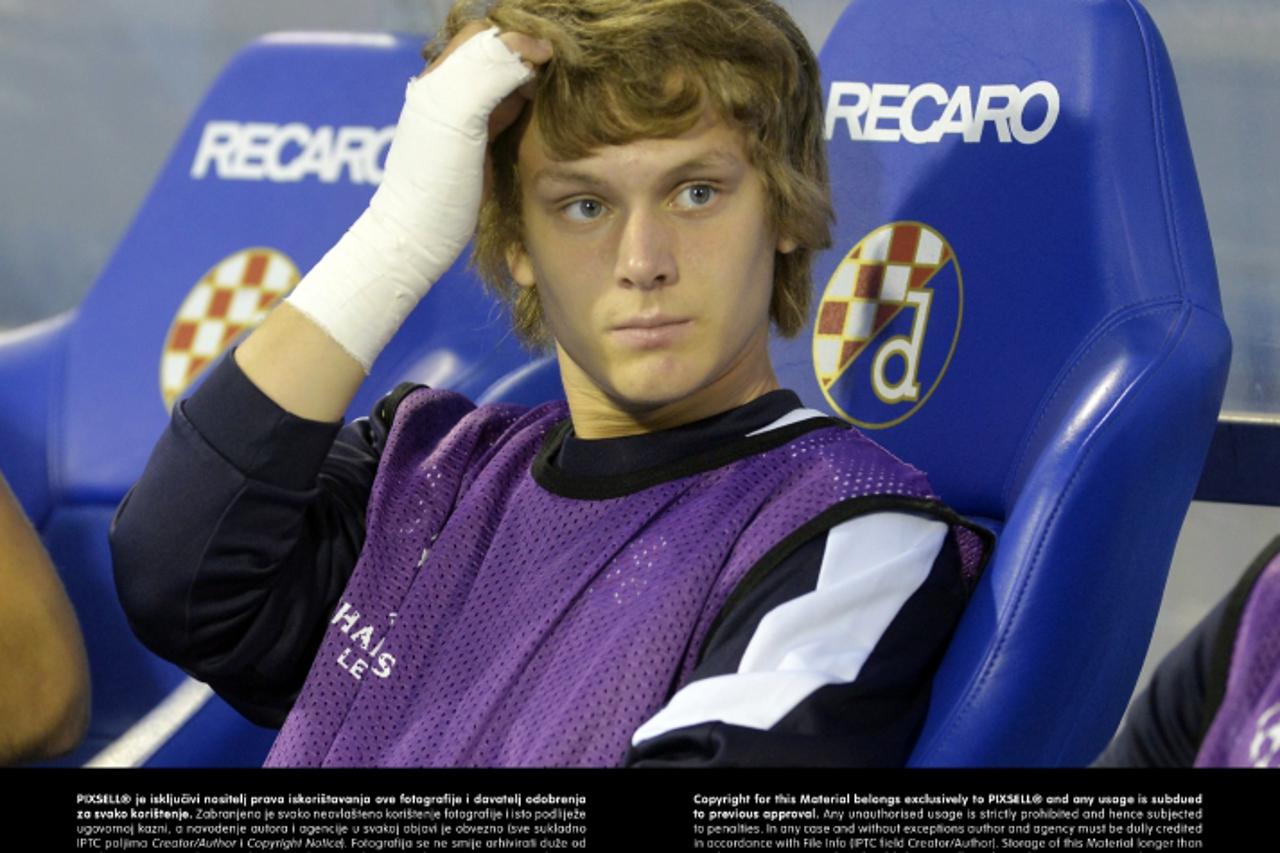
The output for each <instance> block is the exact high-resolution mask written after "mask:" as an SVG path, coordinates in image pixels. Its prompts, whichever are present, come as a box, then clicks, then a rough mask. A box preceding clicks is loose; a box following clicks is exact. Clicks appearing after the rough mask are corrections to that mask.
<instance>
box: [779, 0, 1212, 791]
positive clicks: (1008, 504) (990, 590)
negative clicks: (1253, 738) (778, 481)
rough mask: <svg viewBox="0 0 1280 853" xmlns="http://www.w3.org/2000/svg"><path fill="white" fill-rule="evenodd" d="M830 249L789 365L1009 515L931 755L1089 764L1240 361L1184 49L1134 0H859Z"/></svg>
mask: <svg viewBox="0 0 1280 853" xmlns="http://www.w3.org/2000/svg"><path fill="white" fill-rule="evenodd" d="M820 61H821V63H822V69H823V74H824V78H825V81H826V83H825V90H826V95H827V97H828V101H827V105H828V106H827V115H826V121H827V124H826V130H827V135H828V138H829V145H828V150H829V152H830V157H831V167H832V177H833V190H834V196H835V202H836V206H837V211H838V220H839V221H838V228H837V233H836V237H835V245H834V247H833V249H832V251H831V252H829V253H827V254H826V255H825V256H824V257H822V258H821V259H820V260H819V262H818V263H817V269H816V271H815V281H816V288H817V292H818V294H819V295H820V298H819V299H818V300H817V301H818V303H819V304H817V305H815V308H814V319H813V322H812V324H811V326H810V328H809V329H808V330H807V331H806V332H805V333H804V334H803V335H802V336H801V337H800V338H798V339H796V340H795V341H793V342H789V343H787V344H784V345H780V346H778V347H776V348H775V351H774V363H775V365H776V366H777V367H778V368H779V374H780V376H781V378H782V381H783V384H784V385H789V386H791V387H793V388H796V389H797V390H798V391H800V393H801V396H802V397H804V399H805V400H806V402H808V403H809V404H811V405H814V406H816V407H823V408H827V409H831V410H836V411H838V412H840V413H841V414H844V415H845V416H846V417H848V418H849V419H851V420H853V421H855V422H856V423H859V424H862V425H863V426H864V427H865V428H866V429H867V432H868V433H869V434H870V435H871V437H873V438H875V439H876V440H878V441H880V442H882V443H883V444H885V445H886V446H887V447H889V448H890V449H891V450H892V451H894V452H895V453H897V454H899V455H901V456H902V457H904V458H906V459H908V460H910V461H911V462H913V463H915V464H917V465H919V466H920V467H922V468H923V469H924V470H926V471H928V472H929V475H930V477H931V479H932V481H933V483H934V485H935V487H936V488H937V489H938V490H939V491H940V493H941V494H942V496H943V497H944V498H945V499H946V500H947V501H948V502H950V503H951V505H952V506H954V507H956V508H957V509H958V510H959V511H961V512H963V513H966V514H968V515H970V516H972V517H975V518H978V519H983V520H986V521H987V522H988V523H989V524H990V525H991V527H992V528H993V529H996V530H998V531H999V533H1000V537H999V541H998V545H997V548H996V551H995V554H994V557H993V559H992V561H991V562H990V564H989V565H988V567H987V569H986V572H985V574H984V576H983V577H982V579H981V582H980V583H979V585H978V587H977V590H976V592H975V596H974V599H973V602H972V604H971V605H970V607H969V609H968V611H967V613H966V614H965V616H964V618H963V621H962V623H961V624H960V626H959V629H958V633H957V635H956V637H955V640H954V641H953V644H952V647H951V648H950V650H949V652H948V654H947V656H946V658H945V661H944V662H943V665H942V669H941V672H940V674H939V677H938V679H937V682H936V684H935V691H934V696H933V700H932V705H931V707H930V712H929V717H928V720H927V723H926V726H925V730H924V732H923V734H922V737H921V739H920V741H919V743H918V744H917V747H916V750H915V753H914V755H913V757H912V764H914V765H918V766H920V765H935V766H936V765H948V766H964V765H1021V766H1058V765H1077V764H1082V763H1085V762H1087V761H1089V760H1090V759H1091V758H1092V757H1093V756H1094V755H1096V753H1097V752H1098V751H1099V750H1100V749H1101V747H1102V746H1104V745H1105V743H1106V742H1107V740H1108V738H1109V737H1110V735H1111V733H1112V732H1113V730H1114V728H1115V725H1116V723H1117V722H1118V721H1119V719H1120V716H1121V714H1122V712H1123V710H1124V708H1125V705H1126V703H1127V701H1128V698H1129V695H1130V692H1131V690H1132V688H1133V685H1134V682H1135V680H1136V678H1137V674H1138V672H1139V669H1140V666H1141V663H1142V660H1143V657H1144V654H1145V651H1146V648H1147V644H1148V641H1149V638H1150V634H1151V629H1152V626H1153V624H1154V621H1155V616H1156V612H1157V609H1158V606H1159V603H1160V597H1161V592H1162V589H1163V586H1164V580H1165V576H1166V573H1167V571H1168V566H1169V562H1170V559H1171V557H1172V553H1173V547H1174V542H1175V540H1176V538H1177V535H1178V531H1179V528H1180V526H1181V524H1182V520H1183V517H1184V515H1185V512H1186V510H1187V507H1188V504H1189V502H1190V500H1191V496H1192V493H1193V491H1194V489H1195V485H1196V481H1197V478H1198V476H1199V473H1200V469H1201V466H1202V464H1203V461H1204V457H1205V453H1206V450H1207V447H1208V443H1209V439H1210V437H1211V434H1212V431H1213V427H1214V423H1215V420H1216V416H1217V413H1218V409H1219V405H1220V402H1221V397H1222V391H1223V387H1224V384H1225V379H1226V372H1227V365H1228V361H1229V356H1230V339H1229V336H1228V333H1227V329H1226V326H1225V324H1224V323H1223V319H1222V310H1221V306H1220V302H1219V297H1218V287H1217V277H1216V273H1215V270H1214V263H1213V254H1212V249H1211V246H1210V242H1209V234H1208V229H1207V225H1206V222H1205V217H1204V210H1203V205H1202V202H1201V199H1200V193H1199V188H1198V184H1197V181H1196V174H1195V169H1194V166H1193V164H1192V159H1191V152H1190V149H1189V146H1188V141H1187V136H1186V131H1185V128H1184V125H1183V119H1182V113H1181V109H1180V106H1179V101H1178V95H1177V89H1176V87H1175V84H1174V78H1173V73H1172V69H1171V67H1170V64H1169V59H1168V56H1167V54H1166V52H1165V49H1164V47H1163V45H1162V43H1161V40H1160V36H1159V34H1158V33H1157V32H1156V29H1155V27H1154V25H1153V24H1152V22H1151V19H1150V18H1149V17H1148V16H1147V14H1146V12H1145V11H1144V10H1143V9H1142V8H1141V7H1140V6H1139V5H1138V4H1137V3H1136V2H1132V0H1041V2H1037V3H1027V2H1025V0H970V2H966V3H955V2H951V0H854V2H853V3H852V4H851V5H850V6H849V8H848V9H847V10H846V11H845V13H844V15H843V16H842V17H841V18H840V20H839V22H838V23H837V24H836V26H835V28H834V30H833V32H832V33H831V35H830V36H829V37H828V40H827V42H826V44H825V46H824V48H823V50H822V52H821V56H820Z"/></svg>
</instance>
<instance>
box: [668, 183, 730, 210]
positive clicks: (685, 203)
mask: <svg viewBox="0 0 1280 853" xmlns="http://www.w3.org/2000/svg"><path fill="white" fill-rule="evenodd" d="M718 193H719V190H717V189H716V188H715V187H713V186H710V185H709V184H690V185H689V186H687V187H685V188H684V189H682V190H680V193H679V194H678V195H677V196H676V201H675V204H676V207H682V208H685V209H696V208H699V207H706V206H707V205H708V204H711V202H713V201H715V198H716V195H717V194H718Z"/></svg>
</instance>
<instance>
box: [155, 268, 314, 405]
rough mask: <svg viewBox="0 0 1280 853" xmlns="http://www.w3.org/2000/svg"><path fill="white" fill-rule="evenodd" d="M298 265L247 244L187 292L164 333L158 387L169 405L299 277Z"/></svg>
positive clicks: (264, 313) (261, 317) (260, 320)
mask: <svg viewBox="0 0 1280 853" xmlns="http://www.w3.org/2000/svg"><path fill="white" fill-rule="evenodd" d="M298 279H299V275H298V267H297V266H296V265H295V264H294V263H293V261H292V260H290V258H289V256H288V255H285V254H284V253H282V252H279V251H276V250H275V249H269V248H263V247H256V248H252V249H244V250H242V251H239V252H236V253H235V254H232V255H229V256H227V257H226V258H224V259H222V260H221V261H219V262H218V263H217V264H215V265H214V267H213V268H212V269H211V270H209V271H208V272H207V273H205V274H204V276H202V277H201V279H200V280H199V281H198V282H196V285H195V287H193V288H191V292H190V293H188V294H187V298H186V299H185V300H183V302H182V305H181V306H180V307H179V308H178V313H177V315H176V316H175V317H174V319H173V325H171V326H170V327H169V334H168V335H167V336H166V338H165V344H164V354H163V355H162V356H161V358H160V393H161V395H162V396H163V397H164V404H165V406H166V407H167V408H173V404H174V401H176V400H177V399H178V397H179V396H180V395H181V394H182V392H184V391H186V390H187V388H188V387H190V385H191V383H192V382H194V381H195V380H196V378H197V377H198V376H199V375H200V374H201V373H202V372H203V371H204V369H205V368H206V367H208V366H209V364H210V363H211V362H212V361H213V360H214V359H216V358H217V357H218V356H219V355H221V354H222V352H223V351H224V350H226V348H227V347H228V346H230V345H231V343H232V342H233V341H235V340H236V339H237V338H238V337H239V336H240V335H241V334H243V333H244V332H245V331H247V330H249V329H252V328H253V327H255V326H257V325H258V324H259V323H260V322H262V319H263V318H264V317H266V315H267V312H268V311H270V310H271V307H272V306H273V305H275V303H276V302H278V301H280V299H281V298H282V297H283V296H284V295H285V294H287V293H288V292H289V291H290V290H292V289H293V286H294V285H295V284H297V283H298Z"/></svg>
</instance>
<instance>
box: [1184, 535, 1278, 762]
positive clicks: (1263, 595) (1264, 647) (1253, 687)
mask: <svg viewBox="0 0 1280 853" xmlns="http://www.w3.org/2000/svg"><path fill="white" fill-rule="evenodd" d="M1278 616H1280V555H1277V556H1275V557H1273V558H1272V559H1271V561H1270V562H1268V563H1267V565H1266V566H1265V567H1264V568H1263V569H1262V573H1261V574H1260V575H1258V577H1257V580H1256V581H1254V584H1253V588H1252V590H1251V591H1250V592H1249V598H1248V600H1247V601H1246V603H1245V608H1244V612H1243V614H1242V615H1241V618H1240V624H1239V627H1238V629H1237V630H1236V636H1235V645H1234V647H1233V649H1232V652H1231V668H1230V670H1229V671H1228V675H1227V685H1226V687H1227V689H1226V694H1225V696H1224V697H1223V700H1222V705H1221V706H1219V708H1218V713H1217V715H1216V716H1215V717H1214V719H1213V724H1212V725H1211V726H1210V727H1209V731H1208V733H1207V734H1206V736H1205V739H1204V742H1203V743H1201V745H1200V753H1199V754H1198V755H1197V756H1196V766H1197V767H1280V618H1278Z"/></svg>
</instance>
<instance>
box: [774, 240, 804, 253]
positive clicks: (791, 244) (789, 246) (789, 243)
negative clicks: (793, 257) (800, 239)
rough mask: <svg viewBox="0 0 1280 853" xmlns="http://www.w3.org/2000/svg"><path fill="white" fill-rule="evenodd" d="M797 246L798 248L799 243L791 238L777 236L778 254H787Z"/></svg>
mask: <svg viewBox="0 0 1280 853" xmlns="http://www.w3.org/2000/svg"><path fill="white" fill-rule="evenodd" d="M797 248H799V245H798V244H797V243H796V241H795V240H793V239H792V238H790V237H779V238H778V254H780V255H789V254H791V253H792V252H794V251H795V250H796V249H797Z"/></svg>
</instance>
